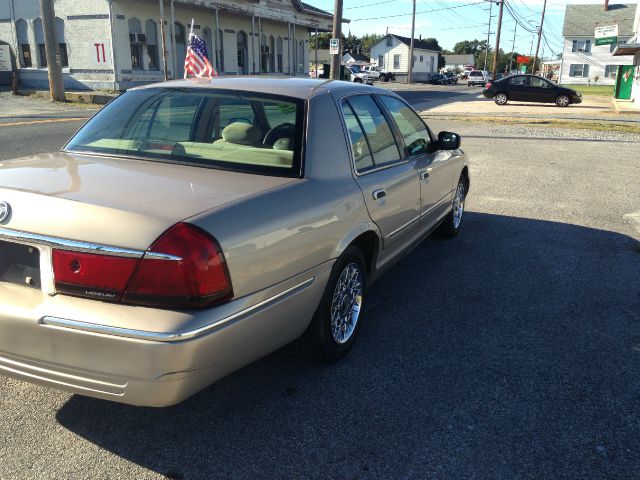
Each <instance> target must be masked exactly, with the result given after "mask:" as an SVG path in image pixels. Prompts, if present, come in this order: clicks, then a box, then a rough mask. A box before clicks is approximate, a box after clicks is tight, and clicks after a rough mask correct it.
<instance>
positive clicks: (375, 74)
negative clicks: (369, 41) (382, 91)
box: [361, 65, 380, 80]
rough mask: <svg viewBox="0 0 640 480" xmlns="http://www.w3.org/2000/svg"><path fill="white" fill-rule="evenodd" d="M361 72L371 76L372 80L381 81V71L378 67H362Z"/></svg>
mask: <svg viewBox="0 0 640 480" xmlns="http://www.w3.org/2000/svg"><path fill="white" fill-rule="evenodd" d="M361 70H362V71H363V72H365V73H366V74H368V75H369V78H371V79H372V80H379V79H380V70H378V67H376V66H373V65H364V66H362V67H361Z"/></svg>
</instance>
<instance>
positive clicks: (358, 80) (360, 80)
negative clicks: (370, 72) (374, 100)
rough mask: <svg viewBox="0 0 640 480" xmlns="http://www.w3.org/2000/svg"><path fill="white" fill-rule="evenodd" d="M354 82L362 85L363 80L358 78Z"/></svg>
mask: <svg viewBox="0 0 640 480" xmlns="http://www.w3.org/2000/svg"><path fill="white" fill-rule="evenodd" d="M353 81H354V82H355V83H362V79H361V78H357V77H356V78H355V79H354V80H353Z"/></svg>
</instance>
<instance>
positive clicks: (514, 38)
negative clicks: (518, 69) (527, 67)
mask: <svg viewBox="0 0 640 480" xmlns="http://www.w3.org/2000/svg"><path fill="white" fill-rule="evenodd" d="M517 30H518V24H517V23H516V26H515V27H513V43H512V44H511V56H510V57H509V73H511V65H512V64H513V51H514V49H515V48H516V31H517Z"/></svg>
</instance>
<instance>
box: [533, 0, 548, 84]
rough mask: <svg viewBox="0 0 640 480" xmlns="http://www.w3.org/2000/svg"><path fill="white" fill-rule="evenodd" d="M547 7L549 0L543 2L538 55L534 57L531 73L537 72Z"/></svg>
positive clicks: (537, 48)
mask: <svg viewBox="0 0 640 480" xmlns="http://www.w3.org/2000/svg"><path fill="white" fill-rule="evenodd" d="M546 9H547V0H544V3H543V4H542V18H541V19H540V28H539V29H538V45H537V46H536V55H535V56H534V57H533V67H532V68H531V73H536V60H538V51H539V50H540V39H542V26H543V25H544V11H545V10H546Z"/></svg>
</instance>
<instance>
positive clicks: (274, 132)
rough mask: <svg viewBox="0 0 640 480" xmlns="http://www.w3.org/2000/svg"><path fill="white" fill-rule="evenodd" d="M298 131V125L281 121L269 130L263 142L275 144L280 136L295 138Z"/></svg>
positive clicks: (270, 144)
mask: <svg viewBox="0 0 640 480" xmlns="http://www.w3.org/2000/svg"><path fill="white" fill-rule="evenodd" d="M295 131H296V126H295V125H294V124H293V123H291V122H286V123H281V124H280V125H276V126H275V127H273V128H272V129H271V130H269V131H268V132H267V134H266V135H265V136H264V140H263V141H262V143H263V144H264V145H269V146H270V147H272V146H273V144H274V143H275V141H276V140H278V139H279V138H293V136H294V134H295Z"/></svg>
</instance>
